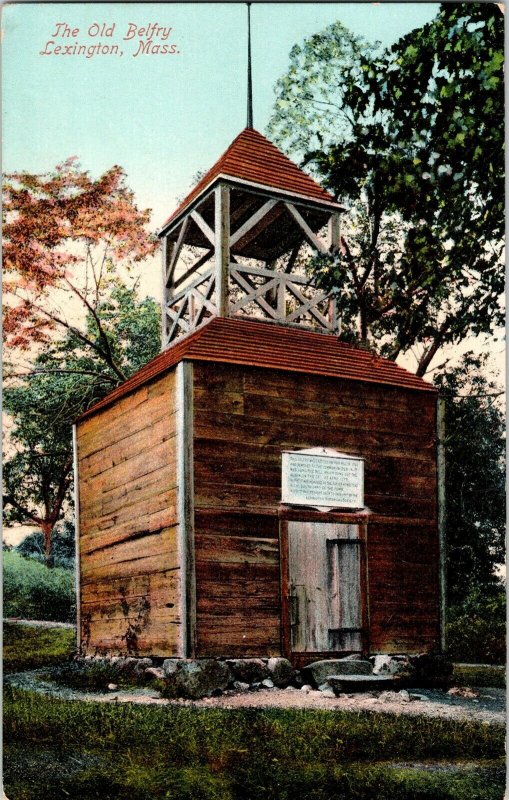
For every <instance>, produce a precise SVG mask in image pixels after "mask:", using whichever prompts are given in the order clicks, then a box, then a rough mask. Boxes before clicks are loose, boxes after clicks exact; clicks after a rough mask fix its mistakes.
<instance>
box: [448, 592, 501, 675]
mask: <svg viewBox="0 0 509 800" xmlns="http://www.w3.org/2000/svg"><path fill="white" fill-rule="evenodd" d="M505 609H506V603H505V593H504V592H503V591H502V590H500V591H498V592H496V593H493V594H492V595H491V596H490V595H486V593H484V594H481V592H480V591H473V592H471V594H470V595H469V596H468V597H467V598H466V599H465V600H464V602H463V603H462V604H461V605H458V606H452V607H451V608H450V609H449V613H448V622H447V629H446V637H447V649H448V652H449V656H450V658H451V659H452V660H453V661H459V662H467V663H470V664H472V663H473V664H505V659H506V630H505V627H506V610H505Z"/></svg>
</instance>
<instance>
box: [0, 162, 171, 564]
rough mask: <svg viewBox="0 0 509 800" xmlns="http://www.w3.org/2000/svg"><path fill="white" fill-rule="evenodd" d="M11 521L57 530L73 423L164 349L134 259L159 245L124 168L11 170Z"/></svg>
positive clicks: (65, 497)
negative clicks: (96, 173) (97, 173)
mask: <svg viewBox="0 0 509 800" xmlns="http://www.w3.org/2000/svg"><path fill="white" fill-rule="evenodd" d="M3 200H4V203H3V214H4V231H3V232H4V298H5V302H4V333H5V344H6V359H5V376H6V385H5V391H4V408H5V410H6V412H7V414H8V415H9V436H8V445H7V459H6V462H5V464H4V475H3V478H4V494H3V498H4V519H5V521H6V522H7V523H25V524H26V523H28V524H34V525H36V526H38V527H39V528H40V530H41V531H42V533H43V534H44V550H45V557H46V561H47V563H50V562H51V545H52V536H53V531H54V527H55V525H56V523H57V522H58V520H59V519H61V518H62V516H63V515H64V513H65V511H66V507H68V506H69V504H72V500H71V496H70V493H71V485H72V437H71V423H72V421H73V419H75V418H76V416H77V415H78V414H79V413H80V412H81V411H83V410H84V409H85V408H87V407H88V406H89V405H90V404H91V403H93V402H94V401H95V400H97V399H98V398H99V397H101V396H103V395H104V394H105V393H106V392H107V391H109V390H111V389H112V388H113V387H114V386H115V385H116V384H118V383H120V382H121V381H123V380H124V379H125V378H127V377H128V376H129V375H130V374H132V373H133V372H135V371H136V370H137V369H139V368H140V367H141V366H142V364H143V363H145V362H146V361H147V360H149V359H150V358H151V357H152V356H153V355H155V354H156V353H157V352H158V349H159V311H158V307H157V304H156V303H155V301H154V300H152V299H151V298H145V299H143V300H140V299H139V298H138V293H137V280H136V274H135V272H137V270H135V268H134V265H135V264H136V263H137V262H141V261H143V260H144V259H145V258H146V257H147V256H149V255H150V254H151V253H153V251H154V250H155V248H156V246H157V243H156V240H155V238H154V237H153V236H152V235H150V234H149V233H148V231H147V229H146V226H147V223H148V221H149V211H148V210H146V211H140V210H139V209H138V208H137V206H136V204H135V201H134V195H133V193H132V191H131V190H130V189H129V188H128V187H127V185H126V180H125V174H124V172H123V170H122V169H121V167H118V166H114V167H112V168H111V169H110V170H108V171H107V172H105V173H104V175H102V176H101V177H100V178H98V179H93V178H92V177H90V175H89V174H88V173H87V172H85V171H83V170H82V169H81V167H80V165H79V164H78V162H77V160H76V159H74V158H71V159H69V160H67V161H66V162H64V163H63V164H61V165H59V166H57V167H56V169H55V170H54V172H51V173H46V174H43V175H32V174H29V173H26V172H19V173H13V174H10V175H7V176H6V179H5V184H4V190H3Z"/></svg>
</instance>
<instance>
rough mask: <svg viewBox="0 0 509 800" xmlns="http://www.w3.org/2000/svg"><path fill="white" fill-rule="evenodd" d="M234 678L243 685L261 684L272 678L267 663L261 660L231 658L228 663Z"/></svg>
mask: <svg viewBox="0 0 509 800" xmlns="http://www.w3.org/2000/svg"><path fill="white" fill-rule="evenodd" d="M226 663H227V665H228V667H229V668H230V670H231V672H232V675H233V678H234V679H235V680H236V681H241V682H242V683H261V682H262V681H263V680H265V678H270V677H272V676H271V675H270V674H269V669H268V666H267V664H266V663H265V661H263V660H262V659H261V658H231V659H227V661H226Z"/></svg>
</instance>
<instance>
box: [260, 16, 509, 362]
mask: <svg viewBox="0 0 509 800" xmlns="http://www.w3.org/2000/svg"><path fill="white" fill-rule="evenodd" d="M502 63H503V15H502V14H501V12H500V10H499V8H498V7H497V6H496V4H482V3H471V4H466V3H448V4H444V5H443V6H441V9H440V13H439V14H438V16H437V17H436V19H435V20H434V21H433V22H432V23H430V24H428V25H426V26H424V27H423V28H421V29H417V30H415V31H412V32H411V33H410V34H408V35H407V36H405V37H404V38H403V39H401V40H400V41H399V42H397V43H396V44H395V45H393V46H392V47H390V48H388V49H387V50H385V51H383V52H382V51H381V50H380V48H376V47H373V46H370V45H368V44H367V43H366V42H364V41H362V40H360V39H358V38H357V37H354V36H352V34H350V33H349V32H348V31H347V30H346V29H345V28H344V27H343V26H342V25H341V24H340V23H335V24H333V25H331V26H329V27H328V28H327V29H326V30H325V31H323V32H322V33H320V34H315V35H314V36H312V37H310V38H309V39H307V40H306V41H305V42H304V44H303V46H302V47H300V46H296V47H294V48H293V49H292V51H291V54H290V69H289V71H288V73H287V74H286V76H285V77H283V78H282V79H281V80H280V81H279V82H278V84H277V86H276V95H277V96H276V103H275V111H274V114H273V117H272V119H271V121H270V123H269V128H268V131H269V134H270V135H271V136H272V138H273V139H274V140H275V141H276V142H277V143H278V144H279V145H280V146H281V147H283V148H284V149H285V150H286V151H287V152H289V153H291V154H293V155H297V156H299V157H300V158H302V159H303V161H304V164H307V165H308V167H309V168H311V169H313V170H314V172H315V174H317V175H318V177H320V178H321V180H322V182H323V183H324V184H325V186H326V187H327V188H328V189H329V190H330V191H331V192H332V193H333V194H336V195H337V196H338V197H340V198H341V199H343V200H344V201H346V204H347V205H348V206H349V207H350V208H351V213H350V215H349V216H347V218H346V220H345V225H344V236H343V242H342V245H343V246H342V251H341V253H340V254H339V255H338V256H335V257H333V256H326V257H321V258H318V259H315V260H313V261H312V262H311V263H310V270H311V271H313V272H315V273H316V274H317V277H318V282H319V283H320V284H321V285H322V286H324V287H325V288H326V289H328V290H330V289H335V290H336V292H337V297H338V303H339V310H340V313H341V315H342V321H343V326H344V334H345V336H346V337H347V338H350V339H351V338H352V337H358V338H360V340H362V341H363V342H365V343H368V342H369V343H370V344H371V345H372V346H373V347H375V348H377V349H378V350H380V351H381V352H382V353H383V354H385V355H387V356H389V357H392V358H395V357H396V356H397V355H398V354H399V353H401V352H406V351H408V350H409V349H410V348H413V347H414V346H415V345H417V346H418V347H419V349H420V356H419V365H418V374H421V375H422V374H425V372H426V371H427V369H428V368H429V365H430V363H431V361H432V360H433V358H434V357H435V355H436V353H437V352H438V350H439V349H440V348H441V347H443V346H444V345H446V344H451V343H457V342H459V341H461V340H462V339H464V338H465V337H466V336H467V335H469V334H479V333H490V332H492V331H493V329H494V327H495V326H497V325H501V324H503V313H502V309H501V301H500V298H501V295H502V293H503V288H504V270H503V260H502V246H503V230H504V219H505V217H504V179H503V174H504V147H503V145H504V96H503V75H502Z"/></svg>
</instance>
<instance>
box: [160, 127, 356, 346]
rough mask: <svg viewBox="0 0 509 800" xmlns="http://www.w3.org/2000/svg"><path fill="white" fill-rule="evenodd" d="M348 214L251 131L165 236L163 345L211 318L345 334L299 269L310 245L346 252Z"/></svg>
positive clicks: (171, 222)
mask: <svg viewBox="0 0 509 800" xmlns="http://www.w3.org/2000/svg"><path fill="white" fill-rule="evenodd" d="M341 211H342V206H341V205H340V204H338V203H337V202H336V201H335V200H334V198H333V197H332V196H331V195H330V194H329V193H328V192H326V191H325V190H324V189H322V188H321V187H320V186H318V184H317V183H315V181H313V180H312V179H311V178H310V177H309V176H308V175H306V174H305V173H304V172H302V170H300V169H299V168H298V167H297V166H296V165H295V164H293V163H292V162H291V161H290V160H289V159H288V158H287V157H286V156H284V155H283V154H282V153H281V152H280V151H279V150H278V149H277V148H276V147H275V146H274V145H273V144H272V143H271V142H269V141H268V140H267V139H266V138H265V137H264V136H262V135H261V134H260V133H258V132H257V131H255V130H254V129H252V128H246V129H245V130H244V131H242V133H241V134H239V136H237V138H236V139H235V140H234V141H233V143H232V144H231V145H230V147H229V148H228V150H227V151H226V152H225V153H224V154H223V155H222V156H221V158H220V159H219V160H218V161H217V162H216V164H214V166H213V167H212V169H210V170H209V171H208V172H207V173H206V175H205V176H204V177H203V178H202V179H201V180H200V182H199V183H198V185H197V186H196V187H195V188H194V189H193V191H192V192H191V193H190V194H189V195H188V196H187V197H186V199H185V200H184V201H183V203H182V204H181V205H180V206H179V208H178V209H177V210H176V211H175V212H174V213H173V214H172V216H171V217H170V218H169V220H168V221H167V222H166V223H165V225H164V227H163V229H162V231H161V234H160V235H161V238H162V244H163V270H164V273H163V274H164V289H163V291H164V304H163V347H167V346H168V345H169V344H172V343H173V342H174V341H175V340H176V339H178V338H179V337H180V336H182V335H183V334H186V333H189V332H191V331H193V330H196V328H198V327H199V326H200V325H202V324H203V323H204V322H207V320H209V319H210V318H211V317H245V316H248V317H249V316H251V317H252V316H256V317H258V318H261V319H265V320H267V321H270V322H277V323H280V324H286V325H291V324H299V325H311V326H313V327H315V328H318V329H320V330H323V331H326V332H331V333H334V332H336V330H337V326H338V322H337V320H336V315H335V303H334V300H333V299H332V298H330V297H329V296H327V295H326V294H324V293H323V292H321V291H319V290H317V289H316V288H315V287H314V286H313V284H312V281H310V279H309V277H307V276H306V275H304V274H302V271H301V272H300V273H298V272H297V271H296V269H295V265H296V263H298V256H299V252H302V251H303V249H304V247H305V245H306V244H308V245H309V246H310V247H311V248H312V249H314V250H315V251H317V252H321V253H324V252H334V251H337V250H338V248H339V214H340V212H341ZM324 229H327V236H326V237H323V236H322V237H320V236H319V235H318V234H319V232H320V231H324Z"/></svg>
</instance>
